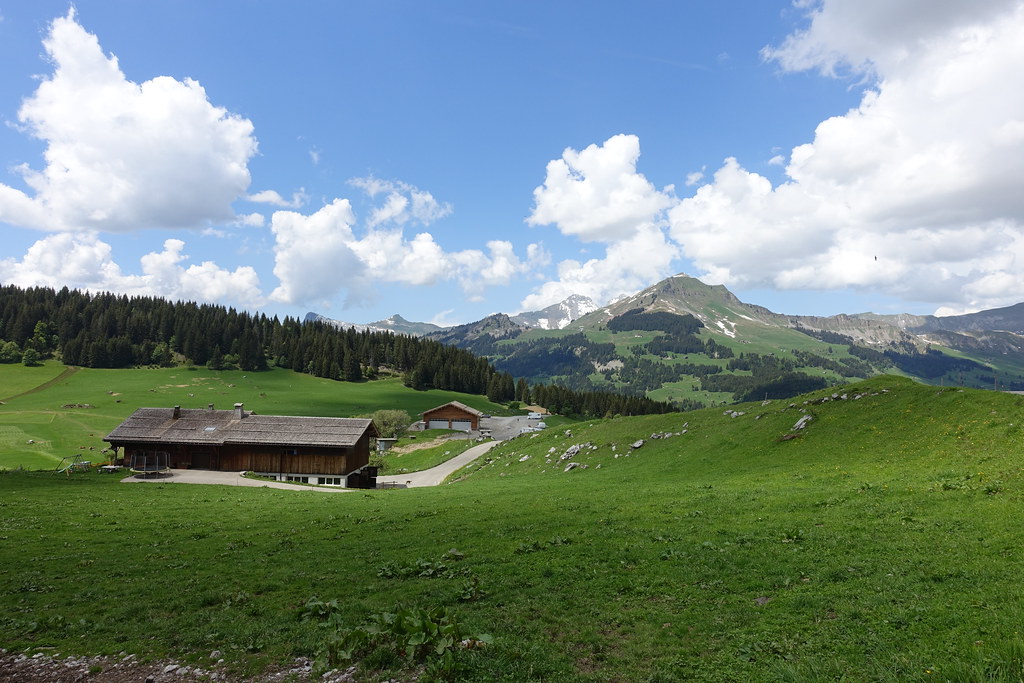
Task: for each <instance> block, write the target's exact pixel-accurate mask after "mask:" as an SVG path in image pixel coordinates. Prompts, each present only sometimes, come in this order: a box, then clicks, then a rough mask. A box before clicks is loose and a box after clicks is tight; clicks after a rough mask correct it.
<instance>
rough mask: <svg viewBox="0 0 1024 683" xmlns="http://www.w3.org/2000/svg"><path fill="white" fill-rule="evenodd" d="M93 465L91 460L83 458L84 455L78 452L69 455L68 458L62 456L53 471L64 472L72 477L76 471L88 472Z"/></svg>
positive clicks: (55, 472)
mask: <svg viewBox="0 0 1024 683" xmlns="http://www.w3.org/2000/svg"><path fill="white" fill-rule="evenodd" d="M91 467H92V462H91V461H89V460H83V459H82V456H81V455H80V454H78V453H76V454H75V455H69V456H67V457H66V458H61V461H60V462H59V463H58V464H57V467H56V468H55V469H54V470H53V472H54V474H60V473H61V472H63V473H64V474H66V475H68V476H69V477H70V476H71V475H72V474H73V473H74V472H88V471H89V468H91Z"/></svg>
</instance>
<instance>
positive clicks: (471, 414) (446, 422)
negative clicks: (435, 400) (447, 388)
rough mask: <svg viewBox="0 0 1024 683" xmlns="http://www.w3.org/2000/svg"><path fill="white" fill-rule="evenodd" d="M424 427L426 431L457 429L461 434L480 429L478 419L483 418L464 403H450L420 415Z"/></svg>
mask: <svg viewBox="0 0 1024 683" xmlns="http://www.w3.org/2000/svg"><path fill="white" fill-rule="evenodd" d="M422 415H423V422H424V426H425V427H426V428H427V429H457V430H459V431H462V432H473V431H476V430H478V429H480V418H481V417H483V415H484V414H483V413H481V412H480V411H479V410H477V409H476V408H470V407H469V406H467V405H466V404H465V403H460V402H458V401H451V402H449V403H445V404H444V405H443V406H438V407H436V408H431V409H430V410H428V411H426V412H424V413H422Z"/></svg>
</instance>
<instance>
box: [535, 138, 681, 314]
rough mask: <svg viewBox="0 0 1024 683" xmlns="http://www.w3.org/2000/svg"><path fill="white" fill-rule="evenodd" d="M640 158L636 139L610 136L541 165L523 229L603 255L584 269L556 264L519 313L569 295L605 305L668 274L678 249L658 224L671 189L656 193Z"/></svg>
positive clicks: (576, 264)
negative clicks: (548, 229) (541, 228)
mask: <svg viewBox="0 0 1024 683" xmlns="http://www.w3.org/2000/svg"><path fill="white" fill-rule="evenodd" d="M639 158H640V140H639V138H637V136H635V135H615V136H613V137H611V138H609V139H608V140H606V141H605V142H604V144H602V145H590V146H589V147H587V148H586V149H584V150H582V151H576V150H574V149H566V150H565V151H564V152H563V153H562V157H561V158H560V159H554V160H552V161H550V162H549V163H548V165H547V175H546V177H545V180H544V184H543V185H542V186H540V187H538V188H537V189H535V190H534V191H533V196H534V208H533V211H532V213H531V214H530V216H529V217H528V218H527V223H529V224H531V225H546V224H554V225H555V226H556V227H557V228H558V229H559V230H560V231H561V232H562V233H563V234H566V235H570V236H574V237H577V238H579V239H580V240H583V241H585V242H597V243H603V244H604V245H605V253H604V256H603V257H601V258H593V259H589V260H587V261H585V262H583V263H581V262H579V261H577V260H574V259H567V260H564V261H562V262H560V263H559V264H558V266H557V269H558V279H557V280H551V281H548V282H545V283H544V284H542V285H540V286H539V287H538V288H537V289H536V290H535V291H534V292H532V293H531V294H530V295H528V296H527V297H526V298H525V299H523V301H522V303H521V306H522V307H523V309H524V310H531V309H537V308H543V307H545V306H548V305H550V304H553V303H558V302H559V301H562V300H564V299H566V298H567V297H569V296H570V295H572V294H581V295H584V296H588V297H590V298H591V299H593V300H594V301H595V302H598V303H605V302H607V301H608V300H610V299H611V298H612V297H615V296H618V295H620V294H624V293H628V292H629V291H630V290H632V289H639V288H642V287H645V286H647V285H649V284H650V283H651V282H652V281H653V280H656V279H658V278H661V277H666V276H668V275H670V274H671V273H672V267H671V262H672V260H673V259H674V258H676V257H677V256H678V255H679V249H678V247H677V246H676V245H674V244H672V243H670V242H669V241H668V240H667V238H666V236H665V232H664V228H663V225H664V223H665V210H666V209H668V208H669V207H670V206H672V205H673V204H674V203H675V202H676V199H675V195H674V188H672V187H671V186H669V187H666V188H664V189H663V190H658V189H656V188H655V187H654V185H653V184H652V183H651V182H650V181H649V180H647V178H646V177H644V176H643V174H641V173H639V172H638V171H637V161H638V160H639ZM698 177H699V174H698V175H696V176H695V175H693V174H691V176H690V179H692V180H693V181H694V182H696V179H697V178H698Z"/></svg>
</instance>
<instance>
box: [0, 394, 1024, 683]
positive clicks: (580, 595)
mask: <svg viewBox="0 0 1024 683" xmlns="http://www.w3.org/2000/svg"><path fill="white" fill-rule="evenodd" d="M883 390H886V391H883ZM844 391H846V392H847V393H848V395H849V396H850V397H849V398H848V399H847V400H846V401H835V402H831V401H830V402H828V403H824V404H820V405H815V404H810V405H808V406H803V405H802V402H798V407H796V408H790V407H788V402H775V403H772V404H769V405H767V406H761V405H760V404H752V405H750V406H745V407H740V408H739V409H740V410H742V411H744V412H745V413H746V414H745V415H742V416H739V417H735V418H733V417H728V416H726V415H723V414H722V410H721V409H717V410H706V411H700V412H696V413H688V414H685V415H680V414H676V415H665V416H651V417H645V418H631V419H617V420H610V421H601V422H594V423H592V424H589V425H575V426H572V427H570V428H568V429H569V432H570V433H571V436H570V435H567V434H566V428H561V429H558V430H553V429H551V430H547V431H546V432H543V433H539V434H537V435H535V436H533V435H531V436H529V437H520V438H518V439H516V440H514V441H512V442H509V443H508V444H505V445H502V446H499V447H498V448H497V449H496V450H494V451H492V452H491V454H489V456H488V459H487V460H485V461H484V462H489V464H484V463H479V464H477V465H475V466H471V469H473V470H474V472H473V473H472V474H470V475H469V476H468V477H467V478H466V479H465V480H463V481H460V482H458V483H455V484H451V485H448V486H444V487H440V488H437V489H411V490H406V491H378V492H359V493H347V494H337V495H315V494H309V493H292V492H286V491H273V490H260V489H254V490H241V489H235V488H219V487H187V486H181V485H160V484H140V485H123V484H119V483H116V482H115V481H114V480H113V479H108V478H103V476H102V475H90V476H82V477H77V478H70V479H68V478H64V477H55V476H51V475H48V474H42V473H40V474H17V473H9V474H5V475H0V519H2V529H0V555H2V557H0V560H2V561H0V596H2V597H0V607H2V608H3V609H0V614H2V615H4V616H0V641H2V642H4V643H5V644H6V646H7V647H9V648H11V647H13V648H24V647H29V648H32V647H39V646H44V645H46V646H53V647H56V648H57V650H58V651H60V652H68V653H70V652H88V653H91V652H93V651H109V652H118V651H121V650H127V651H131V652H136V653H140V654H152V655H157V654H162V653H164V652H174V653H188V652H192V653H196V657H199V654H200V653H208V652H209V651H210V650H211V649H214V648H216V649H220V650H222V651H223V652H225V656H226V657H227V658H228V659H229V660H230V661H232V662H235V665H236V666H237V667H239V668H240V669H245V668H246V667H257V668H258V666H260V665H261V663H262V662H266V661H268V660H275V659H280V658H284V657H288V656H292V655H295V654H308V653H310V652H313V651H315V650H316V649H317V648H318V643H319V642H320V639H321V638H322V633H321V632H320V631H319V630H318V628H317V627H316V626H315V625H312V624H310V623H306V622H302V621H301V620H299V619H298V618H297V615H298V613H299V612H300V610H301V606H302V605H303V604H304V603H305V601H306V600H307V599H309V598H310V597H313V596H318V597H320V598H322V599H324V600H329V599H332V598H337V599H338V601H339V606H338V608H337V609H338V612H339V614H340V615H341V617H342V618H343V619H344V620H345V622H346V623H349V624H351V625H355V624H357V623H359V621H360V620H361V619H363V618H365V616H366V615H367V614H369V613H372V612H376V611H379V610H381V609H384V608H387V607H389V606H392V605H394V604H396V603H399V602H404V603H411V604H420V605H436V604H446V605H450V606H453V607H455V608H456V609H457V611H458V613H459V615H460V618H461V619H462V621H463V622H464V624H465V625H466V627H467V629H468V630H469V631H471V632H488V633H491V634H492V635H493V636H494V637H495V643H494V645H493V646H492V647H490V648H489V649H487V650H485V651H483V652H480V653H464V654H462V655H460V659H461V660H462V661H463V663H464V664H465V665H466V666H467V667H468V669H467V670H466V673H465V674H464V677H465V678H466V679H467V680H487V679H499V678H504V679H506V680H517V681H521V680H530V679H535V680H631V681H632V680H678V679H692V678H695V679H699V680H778V679H783V680H785V679H790V680H824V679H829V680H834V679H839V678H842V679H843V680H891V681H906V680H935V679H943V678H945V679H948V680H1018V679H1019V678H1020V676H1021V675H1022V673H1024V643H1022V641H1021V636H1020V633H1019V632H1020V623H1021V621H1022V619H1024V604H1022V599H1024V598H1022V596H1021V592H1020V590H1019V577H1020V575H1021V572H1022V570H1024V553H1022V552H1021V550H1020V548H1021V547H1022V546H1024V531H1022V530H1021V527H1020V524H1019V517H1020V514H1021V511H1022V497H1021V494H1022V488H1021V473H1022V462H1021V456H1020V452H1021V449H1022V446H1024V429H1022V427H1024V423H1022V420H1024V399H1021V398H1020V397H1016V396H1009V395H1003V394H995V393H989V392H979V391H972V390H967V391H958V390H955V389H948V388H947V389H945V390H942V389H939V388H935V387H925V386H921V385H917V384H913V383H911V382H909V381H906V380H901V379H899V378H893V377H884V378H877V379H875V380H872V381H870V382H867V383H865V384H862V385H858V386H856V387H849V388H846V389H844ZM854 392H864V393H866V394H868V395H866V396H864V397H862V398H860V399H858V400H853V399H852V394H853V393H854ZM801 409H806V410H809V411H811V413H812V414H813V415H815V419H814V420H813V421H812V422H811V424H810V425H809V426H808V427H807V429H806V430H805V431H804V432H803V434H802V436H800V437H799V438H796V439H793V440H789V441H779V437H780V436H782V435H784V434H787V433H789V432H790V430H791V429H792V427H793V424H794V423H795V422H796V420H797V419H798V418H799V416H800V415H801V414H802V413H801V412H800V410H801ZM758 415H760V416H761V417H760V419H755V418H756V417H757V416H758ZM684 423H687V424H686V427H685V429H686V433H684V434H679V435H677V436H672V437H671V438H668V439H654V440H652V439H649V438H648V437H650V435H651V434H652V433H655V432H658V433H661V432H671V433H676V432H681V431H682V430H683V429H684V427H683V424H684ZM638 438H645V439H647V443H646V444H645V445H644V446H643V447H642V448H640V449H637V450H632V449H631V448H630V447H629V444H630V443H632V442H634V441H635V440H636V439H638ZM588 442H589V443H590V444H592V445H593V446H595V447H596V449H590V448H587V449H585V450H584V451H583V452H582V453H581V454H580V455H577V456H575V457H574V458H572V459H570V460H568V461H567V462H573V461H575V462H580V463H584V464H587V465H588V466H589V467H588V469H586V470H580V469H576V470H573V471H570V472H563V469H564V466H565V462H557V463H556V462H554V461H553V462H551V463H546V462H545V456H547V457H548V459H552V460H555V459H557V457H558V456H559V455H561V454H562V453H564V452H565V450H566V449H567V448H568V447H569V446H571V445H574V444H584V443H588ZM613 446H614V449H613ZM616 454H618V455H619V457H615V456H616ZM627 454H628V456H627ZM525 456H529V457H528V458H526V457H525ZM598 465H600V468H598ZM453 547H454V548H457V549H458V550H459V551H461V552H462V553H464V555H465V559H464V560H462V561H461V562H457V563H456V562H451V563H450V565H451V566H452V567H454V568H456V569H457V570H459V571H461V572H463V573H464V574H465V575H464V576H458V577H454V578H426V577H422V578H408V579H394V578H392V579H384V578H381V577H380V576H378V572H379V571H380V570H381V569H383V568H386V567H388V566H394V565H408V564H409V563H412V562H414V561H415V560H416V559H418V558H422V559H427V560H432V561H437V560H441V558H442V556H443V554H444V553H445V551H447V550H448V549H449V548H453ZM471 578H473V579H475V580H476V581H477V586H478V588H479V590H482V591H485V592H486V595H485V596H482V597H481V596H479V595H478V596H477V597H478V598H479V599H477V600H472V601H469V602H460V596H464V595H465V594H466V585H467V581H468V580H470V579H471ZM935 674H938V676H936V675H935Z"/></svg>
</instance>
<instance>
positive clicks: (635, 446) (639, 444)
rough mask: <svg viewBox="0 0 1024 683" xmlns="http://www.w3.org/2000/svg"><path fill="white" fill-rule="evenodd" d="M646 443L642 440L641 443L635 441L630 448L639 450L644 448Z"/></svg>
mask: <svg viewBox="0 0 1024 683" xmlns="http://www.w3.org/2000/svg"><path fill="white" fill-rule="evenodd" d="M644 443H646V442H645V441H644V440H643V439H640V440H639V441H634V442H633V443H631V444H629V447H630V448H632V449H633V450H636V449H637V448H642V447H643V445H644Z"/></svg>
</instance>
